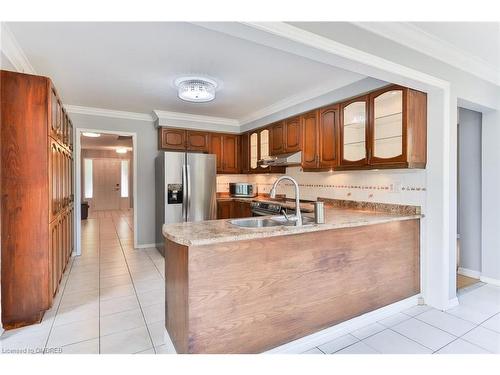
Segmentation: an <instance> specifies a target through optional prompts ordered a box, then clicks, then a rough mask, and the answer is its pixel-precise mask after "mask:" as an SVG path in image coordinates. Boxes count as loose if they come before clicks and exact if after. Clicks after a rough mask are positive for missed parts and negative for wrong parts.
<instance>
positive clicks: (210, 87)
mask: <svg viewBox="0 0 500 375" xmlns="http://www.w3.org/2000/svg"><path fill="white" fill-rule="evenodd" d="M175 86H176V87H177V90H178V91H177V95H178V96H179V98H180V99H182V100H185V101H187V102H193V103H204V102H210V101H212V100H214V99H215V89H216V88H217V82H215V81H214V80H212V79H209V78H201V77H181V78H177V79H176V80H175Z"/></svg>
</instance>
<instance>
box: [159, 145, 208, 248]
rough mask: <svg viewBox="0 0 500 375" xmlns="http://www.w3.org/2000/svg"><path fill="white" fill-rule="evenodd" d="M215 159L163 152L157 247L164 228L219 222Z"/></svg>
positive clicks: (203, 155)
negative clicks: (202, 222)
mask: <svg viewBox="0 0 500 375" xmlns="http://www.w3.org/2000/svg"><path fill="white" fill-rule="evenodd" d="M215 157H216V156H215V155H212V154H196V153H186V152H169V151H165V152H160V153H159V155H158V156H157V158H156V166H155V168H156V247H157V248H158V250H159V251H160V252H161V253H162V254H163V247H164V242H165V239H164V237H163V234H162V227H163V224H171V223H180V222H186V221H202V220H212V219H216V216H217V203H216V191H217V190H216V173H217V169H216V168H217V167H216V161H215Z"/></svg>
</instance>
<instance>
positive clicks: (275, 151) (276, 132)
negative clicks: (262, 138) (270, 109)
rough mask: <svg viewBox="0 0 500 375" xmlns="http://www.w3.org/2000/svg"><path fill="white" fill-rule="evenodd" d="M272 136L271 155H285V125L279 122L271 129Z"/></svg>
mask: <svg viewBox="0 0 500 375" xmlns="http://www.w3.org/2000/svg"><path fill="white" fill-rule="evenodd" d="M269 130H270V133H269V134H270V136H271V143H270V146H271V149H270V154H271V155H279V154H284V153H285V123H284V122H283V121H280V122H277V123H275V124H273V125H271V126H270V127H269Z"/></svg>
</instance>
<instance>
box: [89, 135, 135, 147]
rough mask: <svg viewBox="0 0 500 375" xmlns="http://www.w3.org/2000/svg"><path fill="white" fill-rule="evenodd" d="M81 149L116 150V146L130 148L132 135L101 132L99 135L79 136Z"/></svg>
mask: <svg viewBox="0 0 500 375" xmlns="http://www.w3.org/2000/svg"><path fill="white" fill-rule="evenodd" d="M81 147H82V149H94V150H116V149H117V148H118V147H125V148H127V149H129V150H131V149H132V137H123V136H119V135H116V134H101V136H100V137H95V138H92V137H85V136H84V135H82V136H81Z"/></svg>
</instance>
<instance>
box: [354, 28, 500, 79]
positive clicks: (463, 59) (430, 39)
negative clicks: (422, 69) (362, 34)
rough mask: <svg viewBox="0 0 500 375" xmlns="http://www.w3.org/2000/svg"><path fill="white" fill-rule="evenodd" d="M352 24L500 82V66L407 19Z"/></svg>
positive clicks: (476, 74)
mask: <svg viewBox="0 0 500 375" xmlns="http://www.w3.org/2000/svg"><path fill="white" fill-rule="evenodd" d="M352 24H353V25H355V26H358V27H360V28H362V29H364V30H366V31H369V32H372V33H374V34H377V35H379V36H382V37H384V38H387V39H389V40H392V41H393V42H396V43H399V44H402V45H404V46H405V47H408V48H411V49H413V50H415V51H418V52H420V53H423V54H425V55H428V56H430V57H433V58H435V59H438V60H440V61H442V62H444V63H446V64H448V65H451V66H453V67H455V68H458V69H460V70H463V71H466V72H468V73H471V74H473V75H475V76H476V77H479V78H481V79H484V80H486V81H488V82H491V83H494V84H495V85H500V69H498V68H496V67H494V66H493V65H491V64H489V63H487V62H486V61H484V60H482V59H481V58H479V57H477V56H474V55H472V54H470V53H468V52H466V51H464V50H462V49H460V48H458V47H456V46H455V45H453V44H451V43H449V42H447V41H445V40H443V39H441V38H439V37H437V36H435V35H432V34H430V33H428V32H426V31H425V30H422V29H420V28H419V27H418V26H415V25H412V24H410V23H408V22H352Z"/></svg>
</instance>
